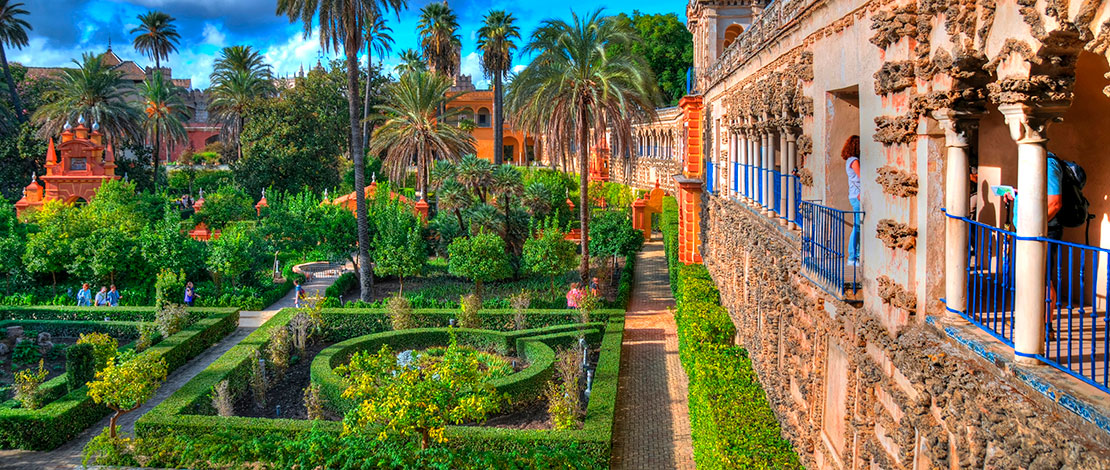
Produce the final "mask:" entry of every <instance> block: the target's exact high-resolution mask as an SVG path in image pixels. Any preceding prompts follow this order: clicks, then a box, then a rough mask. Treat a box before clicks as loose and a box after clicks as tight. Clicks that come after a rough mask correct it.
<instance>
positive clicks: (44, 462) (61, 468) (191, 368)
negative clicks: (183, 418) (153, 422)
mask: <svg viewBox="0 0 1110 470" xmlns="http://www.w3.org/2000/svg"><path fill="white" fill-rule="evenodd" d="M335 279H336V276H331V275H329V276H317V277H315V278H313V279H312V280H311V281H309V282H306V283H305V284H304V288H305V292H307V293H308V295H309V296H313V295H315V294H316V291H317V290H318V291H319V292H320V296H323V292H324V290H325V289H327V288H328V287H329V286H331V284H332V283H333V282H335ZM293 297H294V295H293V291H292V290H290V291H289V292H287V293H286V294H285V297H282V298H281V300H278V301H277V302H274V304H273V305H270V306H269V307H267V308H266V309H265V310H260V311H243V312H240V315H239V327H238V328H236V329H235V331H233V332H232V333H231V334H229V335H227V336H226V337H224V339H222V340H220V341H219V342H217V343H216V344H214V345H213V346H212V347H210V348H208V350H206V351H204V352H203V353H201V354H200V355H199V356H197V357H194V358H193V359H192V360H190V361H189V362H187V363H185V365H183V366H181V367H179V368H178V369H177V370H175V371H173V372H172V373H171V374H170V375H169V377H167V378H166V382H165V383H164V384H162V387H161V388H159V389H158V392H157V393H155V395H154V398H152V399H151V400H150V401H148V402H146V403H145V404H143V406H142V407H141V408H139V409H138V410H135V411H132V412H130V413H127V414H125V415H123V416H122V417H120V419H119V421H118V424H119V427H120V431H122V432H123V433H125V434H133V433H134V432H135V422H136V421H138V420H139V418H140V417H142V416H143V415H144V414H146V412H147V411H150V410H151V409H152V408H154V407H155V406H157V405H158V404H159V403H162V401H163V400H165V399H167V398H169V397H170V395H173V393H174V392H176V391H177V389H179V388H181V387H182V386H184V385H185V384H186V383H188V382H189V381H190V380H192V379H193V377H196V376H197V374H199V373H200V372H201V371H203V370H204V369H205V368H207V367H208V366H209V365H211V364H212V363H213V362H215V361H216V359H218V358H219V357H220V356H223V355H224V353H226V352H227V351H228V350H230V349H231V348H232V347H233V346H235V345H236V344H239V342H240V341H242V340H243V338H246V337H247V335H249V334H250V333H251V332H252V331H254V330H255V328H258V327H259V326H260V325H262V323H265V322H266V320H269V319H270V317H273V316H274V314H276V313H277V312H279V311H281V309H283V308H288V307H292V306H293ZM302 305H304V302H302ZM108 422H109V418H108V417H105V418H104V419H102V420H100V422H98V423H96V424H94V425H92V426H90V427H89V429H86V430H85V431H84V432H82V433H81V434H79V435H78V436H77V437H76V438H74V439H73V440H71V441H69V442H68V443H66V444H63V445H62V446H61V447H59V448H57V449H54V450H52V451H49V452H34V451H26V450H0V469H20V470H69V469H75V468H82V467H81V450H82V449H84V448H85V444H87V443H88V442H89V441H90V440H92V438H94V437H96V436H97V435H98V434H100V432H101V431H103V430H104V428H106V427H108Z"/></svg>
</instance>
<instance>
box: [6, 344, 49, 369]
mask: <svg viewBox="0 0 1110 470" xmlns="http://www.w3.org/2000/svg"><path fill="white" fill-rule="evenodd" d="M40 359H42V353H41V352H39V347H38V345H36V344H35V342H34V341H33V340H27V341H21V342H19V343H16V345H15V346H14V347H12V365H13V366H15V367H23V366H25V365H28V364H32V363H34V362H35V361H38V360H40Z"/></svg>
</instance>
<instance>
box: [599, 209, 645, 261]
mask: <svg viewBox="0 0 1110 470" xmlns="http://www.w3.org/2000/svg"><path fill="white" fill-rule="evenodd" d="M643 244H644V234H643V232H641V231H639V230H636V229H635V228H632V221H631V220H630V219H629V218H628V215H626V214H625V213H624V212H621V211H597V212H594V214H593V219H591V220H590V253H592V254H594V255H596V256H628V255H631V254H634V253H636V252H637V251H640V247H641V246H643Z"/></svg>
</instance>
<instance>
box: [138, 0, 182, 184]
mask: <svg viewBox="0 0 1110 470" xmlns="http://www.w3.org/2000/svg"><path fill="white" fill-rule="evenodd" d="M138 18H139V26H136V27H135V28H134V29H132V30H131V34H135V33H138V34H139V35H138V36H135V41H134V45H135V50H136V51H139V52H141V53H143V54H146V55H147V56H149V57H150V58H151V59H154V69H155V70H156V71H160V70H161V69H162V59H168V58H169V57H170V53H171V52H177V42H178V41H179V40H180V39H181V35H180V34H177V27H176V26H174V25H173V20H174V17H172V16H170V15H168V14H165V13H162V12H160V11H154V10H151V11H148V12H146V14H144V15H139V17H138ZM158 132H161V130H160V129H159V130H158ZM154 141H155V142H162V136H161V135H160V134H158V133H157V132H156V133H155V135H154ZM160 153H161V149H159V148H158V147H155V148H154V186H155V187H157V186H158V160H159V159H160V158H161V156H160V155H159V154H160Z"/></svg>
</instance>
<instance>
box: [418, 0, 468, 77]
mask: <svg viewBox="0 0 1110 470" xmlns="http://www.w3.org/2000/svg"><path fill="white" fill-rule="evenodd" d="M416 27H417V28H418V29H419V30H420V47H421V48H422V49H424V58H425V59H427V60H428V65H429V66H430V67H431V69H432V70H434V71H436V72H438V73H440V74H442V75H444V76H447V77H453V76H454V75H455V72H457V71H458V70H459V56H458V54H459V50H460V49H461V48H462V40H461V39H460V38H459V20H458V17H456V16H455V13H454V12H452V11H451V7H449V6H447V2H443V3H429V4H428V6H426V7H424V8H422V9H421V10H420V21H419V22H418V23H417V24H416Z"/></svg>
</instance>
